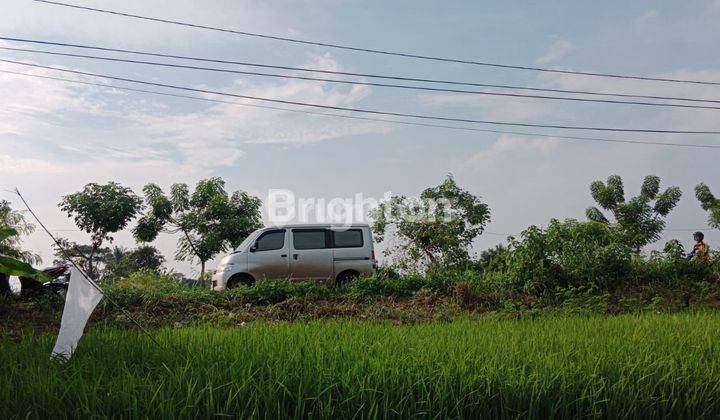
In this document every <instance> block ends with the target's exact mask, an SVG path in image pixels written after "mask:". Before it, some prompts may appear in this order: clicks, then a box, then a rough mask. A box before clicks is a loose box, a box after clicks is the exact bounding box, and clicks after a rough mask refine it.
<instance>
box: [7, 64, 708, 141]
mask: <svg viewBox="0 0 720 420" xmlns="http://www.w3.org/2000/svg"><path fill="white" fill-rule="evenodd" d="M0 62H5V63H12V64H19V65H24V66H30V67H36V68H43V69H48V70H54V71H59V72H65V73H73V74H80V75H84V76H92V77H102V78H105V79H110V80H119V81H123V82H130V83H138V84H143V85H149V86H157V87H163V88H168V89H177V90H183V91H189V92H198V93H205V94H211V95H220V96H229V97H234V98H240V99H250V100H256V101H263V102H272V103H280V104H285V105H298V106H306V107H311V108H319V109H330V110H335V111H349V112H358V113H364V114H371V115H387V116H391V117H406V118H417V119H423V120H434V121H451V122H461V123H470V124H487V125H499V126H511V127H535V128H551V129H559V130H584V131H603V132H624V133H626V132H630V133H662V134H711V135H717V134H720V131H711V130H707V131H701V130H661V129H641V128H615V127H591V126H572V125H555V124H533V123H516V122H507V121H491V120H476V119H470V118H453V117H441V116H432V115H422V114H410V113H404V112H391V111H377V110H372V109H366V108H349V107H341V106H332V105H321V104H314V103H309V102H299V101H288V100H282V99H272V98H264V97H260V96H250V95H239V94H234V93H228V92H220V91H215V90H210V89H197V88H191V87H186V86H179V85H171V84H166V83H157V82H148V81H144V80H138V79H129V78H125V77H117V76H109V75H104V74H99V73H90V72H83V71H78V70H68V69H60V68H57V67H50V66H43V65H39V64H31V63H26V62H21V61H13V60H5V59H0Z"/></svg>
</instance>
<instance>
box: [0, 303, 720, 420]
mask: <svg viewBox="0 0 720 420" xmlns="http://www.w3.org/2000/svg"><path fill="white" fill-rule="evenodd" d="M719 332H720V315H718V314H715V313H699V314H690V313H686V314H673V315H669V314H646V315H623V316H617V317H589V318H582V317H560V318H538V319H534V320H533V319H526V320H496V319H492V318H490V317H487V318H483V319H481V320H458V321H453V322H448V323H439V322H437V323H429V324H419V325H409V326H395V325H392V324H382V323H380V324H379V323H363V322H360V321H349V320H348V321H317V322H309V323H283V324H264V323H258V324H250V325H247V326H245V327H241V328H232V329H222V328H217V327H201V328H181V329H163V330H158V331H156V332H155V333H154V334H156V337H157V339H158V341H159V342H160V343H161V345H162V347H160V348H159V347H157V346H155V345H154V344H153V343H152V342H151V341H150V340H149V339H148V338H147V337H144V336H143V335H141V334H140V333H138V332H136V331H127V330H125V331H121V330H115V329H103V330H101V329H97V328H90V330H89V331H88V332H87V334H86V336H85V337H84V339H83V341H82V342H81V345H80V347H79V349H78V351H77V352H76V354H75V356H74V357H73V358H72V360H70V361H69V362H67V363H59V362H57V361H51V360H49V357H48V355H49V352H50V349H51V347H52V344H53V340H54V337H53V336H52V335H39V336H38V335H24V336H20V337H14V338H11V337H9V336H8V335H7V334H5V335H3V338H2V341H0V363H2V374H1V375H0V395H2V403H1V404H0V418H2V419H9V418H64V417H73V418H91V417H93V418H97V417H106V416H108V417H110V416H111V417H134V418H137V417H143V418H207V417H259V418H287V417H291V418H410V417H424V418H438V417H455V418H457V417H465V418H516V417H522V418H527V417H529V418H548V417H555V418H557V417H561V418H566V417H576V416H583V417H613V418H615V417H640V418H678V417H686V418H687V417H692V418H717V417H718V416H720V398H719V397H720V336H719V335H718V333H719Z"/></svg>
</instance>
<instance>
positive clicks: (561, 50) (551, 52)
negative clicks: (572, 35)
mask: <svg viewBox="0 0 720 420" xmlns="http://www.w3.org/2000/svg"><path fill="white" fill-rule="evenodd" d="M575 50H577V48H576V47H575V45H574V44H573V43H572V42H570V41H568V40H567V39H558V40H557V41H555V42H553V43H552V44H551V45H550V48H548V51H547V53H545V55H543V56H542V57H540V58H538V59H537V60H535V62H536V63H537V64H548V63H552V62H554V61H557V60H560V59H561V58H563V57H565V56H567V55H568V54H570V53H572V52H573V51H575Z"/></svg>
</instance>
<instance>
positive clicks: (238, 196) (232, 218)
mask: <svg viewBox="0 0 720 420" xmlns="http://www.w3.org/2000/svg"><path fill="white" fill-rule="evenodd" d="M143 192H144V193H145V200H146V202H147V204H148V205H149V206H150V210H149V212H148V213H147V214H145V215H144V216H143V217H142V218H140V220H138V223H137V226H136V227H135V229H134V233H135V238H136V239H137V240H138V241H141V242H150V241H153V240H155V238H156V237H157V235H158V234H159V233H160V232H161V231H164V232H168V233H180V234H181V236H180V238H179V239H178V251H177V253H176V255H175V257H176V259H178V260H190V261H192V260H193V259H197V260H198V261H199V262H200V284H201V285H202V286H203V287H204V286H205V263H206V262H207V261H208V260H210V259H211V258H213V257H214V256H215V255H217V254H218V253H220V252H222V251H225V250H226V249H228V247H231V248H234V247H236V246H238V245H240V243H241V242H242V241H243V240H244V239H245V238H246V237H247V236H248V235H249V234H250V233H252V231H254V230H256V229H258V228H260V227H262V223H261V219H260V206H261V204H262V202H261V201H260V199H259V198H257V197H253V196H251V195H249V194H247V193H246V192H244V191H235V192H233V193H232V195H228V193H227V192H226V191H225V181H223V180H222V179H221V178H217V177H216V178H210V179H205V180H202V181H200V182H198V184H197V185H196V186H195V191H194V192H193V193H192V194H191V193H190V189H189V188H188V186H187V185H186V184H174V185H173V186H172V187H170V195H169V196H166V195H165V193H164V192H163V190H162V189H161V188H160V187H159V186H157V185H156V184H148V185H146V186H145V188H143Z"/></svg>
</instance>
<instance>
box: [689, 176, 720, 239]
mask: <svg viewBox="0 0 720 420" xmlns="http://www.w3.org/2000/svg"><path fill="white" fill-rule="evenodd" d="M695 196H696V197H697V199H698V201H700V207H702V209H703V210H705V211H708V212H710V215H709V216H708V225H710V226H711V227H713V228H715V229H720V199H717V198H715V196H714V195H713V193H712V192H711V191H710V187H708V186H707V185H705V184H704V183H702V182H701V183H700V184H698V185H697V186H696V187H695Z"/></svg>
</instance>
